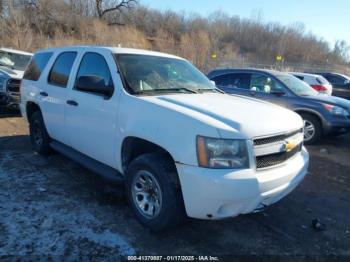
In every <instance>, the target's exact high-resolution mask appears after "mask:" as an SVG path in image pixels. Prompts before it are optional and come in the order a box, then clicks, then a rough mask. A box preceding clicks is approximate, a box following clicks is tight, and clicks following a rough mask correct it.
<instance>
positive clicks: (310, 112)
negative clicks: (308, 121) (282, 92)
mask: <svg viewBox="0 0 350 262" xmlns="http://www.w3.org/2000/svg"><path fill="white" fill-rule="evenodd" d="M294 112H295V113H297V114H299V115H300V116H302V115H303V114H308V115H312V116H314V117H316V118H317V120H319V121H320V124H321V125H322V129H323V128H324V120H323V117H322V115H321V114H320V113H318V112H317V111H315V110H312V109H306V108H300V109H295V110H294Z"/></svg>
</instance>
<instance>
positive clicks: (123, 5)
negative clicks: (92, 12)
mask: <svg viewBox="0 0 350 262" xmlns="http://www.w3.org/2000/svg"><path fill="white" fill-rule="evenodd" d="M95 2H96V10H97V14H98V17H99V18H103V17H104V16H105V15H106V14H108V13H111V12H114V11H119V12H121V11H122V10H123V9H130V8H131V7H132V5H134V4H136V3H137V0H95Z"/></svg>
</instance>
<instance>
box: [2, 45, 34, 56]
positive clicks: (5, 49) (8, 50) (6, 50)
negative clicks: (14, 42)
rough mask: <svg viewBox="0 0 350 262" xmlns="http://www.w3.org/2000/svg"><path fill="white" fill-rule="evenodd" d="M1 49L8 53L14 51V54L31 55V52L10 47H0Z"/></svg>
mask: <svg viewBox="0 0 350 262" xmlns="http://www.w3.org/2000/svg"><path fill="white" fill-rule="evenodd" d="M0 50H1V51H5V52H9V53H15V54H20V55H30V56H32V55H33V54H32V53H28V52H24V51H21V50H16V49H11V48H3V47H1V48H0Z"/></svg>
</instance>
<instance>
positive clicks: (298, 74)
mask: <svg viewBox="0 0 350 262" xmlns="http://www.w3.org/2000/svg"><path fill="white" fill-rule="evenodd" d="M288 73H289V74H292V75H297V76H313V77H320V75H318V74H310V73H300V72H288Z"/></svg>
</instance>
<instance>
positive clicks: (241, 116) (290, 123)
mask: <svg viewBox="0 0 350 262" xmlns="http://www.w3.org/2000/svg"><path fill="white" fill-rule="evenodd" d="M146 99H149V100H153V101H152V102H155V103H158V104H159V103H162V104H163V105H164V106H168V107H170V106H172V105H175V106H177V108H178V109H177V110H181V108H183V109H187V110H190V112H191V111H192V112H193V111H195V113H200V114H201V115H205V116H206V117H209V119H212V120H214V121H212V125H215V123H217V121H220V122H221V123H223V124H224V125H225V126H228V127H229V128H227V129H225V130H223V129H222V128H221V127H222V125H220V127H219V128H218V127H217V129H218V131H219V133H220V134H221V136H222V137H225V136H226V134H227V133H226V132H227V131H229V132H230V131H231V132H240V133H241V134H243V136H244V137H245V138H248V139H251V138H254V137H260V136H268V135H274V134H279V133H284V132H288V131H294V130H296V129H299V128H302V126H303V122H302V120H301V118H300V116H299V115H297V114H296V113H294V112H292V111H290V110H288V109H285V108H282V107H280V106H276V105H273V104H270V103H267V102H263V101H260V100H256V99H251V98H247V97H243V96H238V95H227V94H217V93H207V94H193V95H192V94H181V95H180V94H179V95H164V96H157V97H148V98H146ZM187 110H186V111H187ZM192 115H193V116H195V115H196V114H192Z"/></svg>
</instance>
